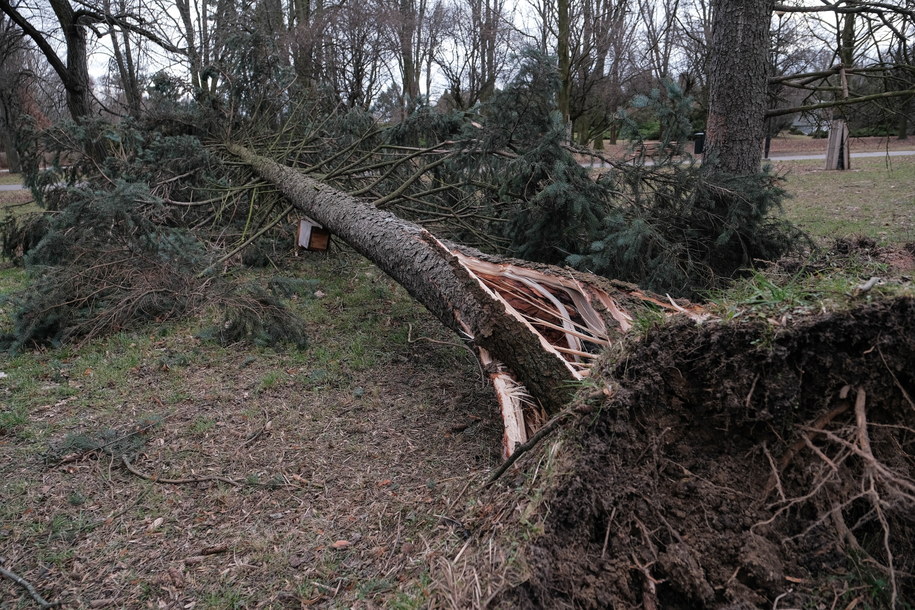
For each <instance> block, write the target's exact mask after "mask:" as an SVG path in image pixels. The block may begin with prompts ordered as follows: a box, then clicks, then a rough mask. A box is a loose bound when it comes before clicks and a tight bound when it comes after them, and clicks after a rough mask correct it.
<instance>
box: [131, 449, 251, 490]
mask: <svg viewBox="0 0 915 610" xmlns="http://www.w3.org/2000/svg"><path fill="white" fill-rule="evenodd" d="M121 461H122V462H123V463H124V467H125V468H127V470H129V471H130V472H132V473H133V474H135V475H137V476H138V477H140V478H141V479H146V480H147V481H152V482H153V483H167V484H169V485H187V484H189V483H209V482H210V481H219V482H221V483H226V484H228V485H232V486H233V487H238V486H239V485H241V483H240V482H239V481H236V480H234V479H229V478H227V477H220V476H215V475H214V476H208V477H194V478H187V479H163V478H161V477H157V476H155V475H151V474H146V473H145V472H143V471H142V470H139V469H138V468H137V467H136V466H134V465H133V464H131V463H130V460H129V459H127V456H126V455H122V456H121Z"/></svg>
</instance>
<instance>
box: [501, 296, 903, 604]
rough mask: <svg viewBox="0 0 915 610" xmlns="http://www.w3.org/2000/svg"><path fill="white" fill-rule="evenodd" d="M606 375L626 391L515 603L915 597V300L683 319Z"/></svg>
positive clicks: (572, 465)
mask: <svg viewBox="0 0 915 610" xmlns="http://www.w3.org/2000/svg"><path fill="white" fill-rule="evenodd" d="M604 369H605V370H604V371H603V374H604V375H605V376H609V377H611V378H613V379H614V380H615V384H614V385H615V386H616V387H621V388H624V389H623V390H622V391H620V392H619V393H618V394H617V395H616V396H615V397H614V398H613V399H612V400H610V401H608V402H607V403H606V404H605V405H604V407H603V409H602V410H601V411H600V412H599V415H598V416H597V417H596V418H590V419H586V420H584V421H583V424H582V430H581V438H580V440H581V442H580V446H579V447H578V448H577V449H575V450H572V451H570V452H569V454H567V457H566V460H567V462H566V463H565V464H563V466H562V467H561V468H559V469H558V471H560V472H563V473H564V474H562V475H561V476H559V477H557V480H556V483H555V484H554V486H553V487H552V489H551V490H550V491H549V495H548V499H547V501H546V506H547V508H548V511H547V512H548V517H547V519H546V524H545V525H546V527H545V532H544V534H543V536H541V537H540V538H539V539H537V540H535V541H534V542H533V544H532V545H531V547H530V548H529V549H528V552H527V554H526V555H527V563H528V567H529V569H530V575H531V576H530V578H529V579H528V581H527V582H525V583H524V584H522V585H520V586H519V587H516V588H514V589H513V590H512V591H510V592H509V593H508V594H507V595H508V598H510V599H506V600H505V601H506V602H508V601H510V602H511V603H513V604H520V605H523V606H528V607H533V606H536V607H552V608H555V607H576V608H605V607H616V608H626V607H645V608H706V607H708V608H711V607H733V608H739V607H767V608H771V607H773V604H774V603H775V602H776V600H778V607H802V606H803V607H816V605H815V604H813V605H809V604H811V603H812V602H814V601H820V600H822V601H825V602H826V604H827V605H826V606H825V607H830V606H829V604H832V607H839V608H844V607H847V606H849V604H852V602H853V601H854V600H856V599H858V602H856V603H860V604H864V605H866V606H868V607H893V606H896V605H898V604H901V603H903V602H905V600H912V599H915V577H913V574H915V548H913V541H915V519H913V515H915V457H913V456H915V402H913V396H915V300H912V299H897V300H895V301H888V302H883V303H877V304H873V305H868V306H863V307H860V308H858V309H854V310H851V311H846V312H841V313H835V314H830V315H825V316H820V317H817V318H814V319H810V320H808V321H806V322H803V323H800V324H797V325H795V326H793V327H791V328H773V327H772V326H771V325H770V324H768V323H764V322H759V323H740V324H737V323H731V324H714V325H704V326H697V325H695V324H693V323H690V322H686V321H684V322H682V323H678V324H674V325H672V326H667V327H664V328H662V329H660V330H658V331H656V332H654V333H653V334H652V335H651V336H649V337H647V338H644V339H643V340H641V342H640V343H638V344H636V345H633V346H631V349H630V350H629V351H628V353H627V355H626V356H625V357H624V358H623V359H621V360H620V361H617V362H612V363H607V364H606V365H605V367H604ZM805 604H808V605H805ZM853 605H854V604H853Z"/></svg>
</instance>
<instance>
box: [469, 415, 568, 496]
mask: <svg viewBox="0 0 915 610" xmlns="http://www.w3.org/2000/svg"><path fill="white" fill-rule="evenodd" d="M573 412H574V409H573V408H568V409H566V410H565V411H562V412H560V413H558V414H557V415H556V417H554V418H553V419H551V420H550V421H548V422H547V423H545V424H544V425H543V427H542V428H540V429H539V430H537V433H536V434H534V436H532V437H531V438H530V439H529V440H528V441H527V442H526V443H524V444H523V445H518V446H516V447H515V450H514V451H513V452H512V454H511V455H510V456H508V459H506V460H505V461H504V462H502V465H501V466H499V467H498V468H496V469H495V470H494V471H493V473H492V474H491V475H489V478H488V479H486V483H484V484H483V488H484V489H485V488H486V487H489V486H490V485H492V484H493V483H495V482H496V479H498V478H499V477H501V476H502V475H503V474H505V471H506V470H508V469H509V468H511V466H512V464H514V463H515V462H517V461H518V458H520V457H521V456H522V455H524V454H525V453H527V452H528V451H530V450H531V449H533V448H534V447H536V446H537V443H539V442H540V441H541V440H543V438H544V437H546V436H547V435H548V434H549V433H550V432H552V431H553V430H555V429H556V428H558V427H559V424H560V423H562V420H564V419H565V418H566V417H568V416H569V415H571V414H572V413H573Z"/></svg>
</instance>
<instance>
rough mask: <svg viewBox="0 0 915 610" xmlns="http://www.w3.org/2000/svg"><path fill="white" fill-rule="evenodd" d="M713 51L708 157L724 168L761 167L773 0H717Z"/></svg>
mask: <svg viewBox="0 0 915 610" xmlns="http://www.w3.org/2000/svg"><path fill="white" fill-rule="evenodd" d="M715 4H716V6H715V9H714V15H715V16H714V21H713V26H712V42H711V48H710V51H709V58H710V59H709V111H708V122H707V124H706V155H705V160H706V163H711V164H713V165H714V166H716V168H717V169H718V170H720V171H722V172H725V173H729V174H738V175H747V174H755V173H756V172H758V171H759V168H760V164H761V163H762V140H763V137H764V135H765V122H764V117H765V114H766V101H767V100H766V92H767V91H766V71H767V64H768V57H767V53H768V49H769V45H768V35H769V21H770V18H771V15H772V7H773V6H774V2H773V1H772V0H717V1H716V3H715Z"/></svg>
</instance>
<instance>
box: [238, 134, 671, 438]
mask: <svg viewBox="0 0 915 610" xmlns="http://www.w3.org/2000/svg"><path fill="white" fill-rule="evenodd" d="M227 150H228V151H229V152H230V153H231V154H233V155H235V156H236V157H238V158H239V159H240V160H241V161H242V162H244V163H245V164H247V165H249V166H250V167H251V168H252V169H253V170H254V172H255V173H256V174H258V175H259V176H260V177H261V178H263V179H264V180H266V181H268V182H271V183H273V184H275V185H276V187H277V188H279V189H280V191H281V192H282V193H283V194H284V195H285V196H286V197H287V199H288V200H289V202H290V203H291V204H292V205H293V206H295V207H296V208H297V209H299V210H300V211H302V212H303V213H304V214H306V215H307V216H309V217H311V218H313V219H314V220H315V221H317V222H318V223H320V224H321V225H323V226H324V227H325V228H326V229H328V230H329V231H330V232H331V233H333V234H335V235H337V236H339V237H340V238H342V239H343V240H345V241H346V242H347V243H348V244H350V245H351V246H352V247H353V248H354V249H355V250H356V251H358V252H359V253H360V254H362V255H363V256H365V257H366V258H368V259H369V260H371V261H372V262H373V263H375V264H376V265H378V267H379V268H381V269H382V270H383V271H384V272H385V273H387V274H388V275H389V276H391V277H392V278H393V279H394V280H395V281H397V282H398V283H399V284H400V285H402V286H403V287H404V288H406V290H407V291H408V292H409V293H410V294H411V295H412V296H413V297H414V298H415V299H416V300H417V301H419V302H420V303H422V304H423V305H424V306H425V307H426V308H427V309H428V310H429V311H430V312H432V313H433V314H434V315H435V316H436V317H437V318H438V319H439V320H440V321H441V322H442V323H443V324H444V325H445V326H447V327H448V328H450V329H452V330H453V331H455V332H456V333H457V334H458V335H460V336H461V338H462V339H463V340H465V341H467V342H469V343H471V344H472V345H473V346H474V347H475V348H476V349H477V353H478V355H479V357H480V360H481V362H482V363H483V365H484V368H485V369H486V370H487V372H488V373H489V374H490V378H491V380H492V382H493V385H494V387H495V388H496V391H497V395H498V396H499V402H500V406H501V408H502V413H503V420H504V421H505V426H506V435H505V445H506V453H511V451H512V449H513V448H514V447H515V446H516V445H517V444H519V443H523V442H525V441H526V440H527V435H528V434H530V433H531V432H532V431H533V430H535V429H536V428H538V427H539V425H541V424H542V423H543V422H544V421H545V420H546V419H548V418H549V417H550V416H552V415H554V414H556V413H558V412H559V410H560V409H561V408H562V406H563V405H564V404H565V403H566V402H567V401H568V400H569V398H570V397H571V395H572V394H573V392H574V390H575V386H574V383H573V382H575V381H577V380H580V379H583V378H584V377H586V376H587V374H588V369H589V367H590V364H591V362H592V360H593V359H594V358H596V355H597V353H598V352H599V351H600V350H601V349H603V347H605V346H607V345H609V344H610V343H611V341H612V339H613V338H614V337H616V336H618V335H619V334H621V333H624V332H626V331H628V330H629V328H630V327H631V323H632V316H631V315H630V313H629V312H628V311H627V309H630V308H631V307H632V305H633V304H634V303H645V302H651V303H654V304H655V306H657V307H661V308H665V309H667V310H669V311H672V312H675V311H681V312H685V311H686V310H685V309H683V308H682V307H681V306H678V305H676V304H674V303H673V302H672V301H671V302H670V303H667V302H664V301H663V300H662V299H660V298H658V297H655V296H653V295H650V294H646V293H643V292H642V291H639V290H638V289H637V288H635V287H634V286H628V287H627V288H626V289H623V288H621V287H620V286H614V285H613V284H611V283H610V282H607V281H606V280H604V279H602V278H599V277H596V276H589V275H587V274H580V273H575V272H572V271H571V270H568V269H562V268H558V267H549V266H543V265H535V264H531V265H525V264H520V262H519V261H504V260H501V259H495V258H492V257H487V256H484V255H482V254H480V253H478V252H472V251H470V250H467V249H464V248H460V247H458V246H451V245H446V244H444V243H443V242H441V241H439V240H438V239H437V238H436V237H435V236H434V235H432V234H431V233H430V232H429V231H427V230H426V229H424V228H422V227H420V226H418V225H416V224H413V223H411V222H408V221H405V220H403V219H401V218H399V217H397V216H395V215H393V214H391V213H389V212H385V211H383V210H379V209H377V208H376V207H374V206H372V205H371V204H369V203H366V202H364V201H362V200H360V199H357V198H356V197H353V196H351V195H349V194H347V193H344V192H341V191H339V190H336V189H334V188H332V187H330V186H328V185H326V184H323V183H321V182H319V181H317V180H315V179H313V178H310V177H309V176H307V175H304V174H302V173H301V172H299V171H297V170H295V169H293V168H289V167H286V166H283V165H280V164H278V163H276V162H275V161H273V160H271V159H269V158H267V157H263V156H260V155H257V154H256V153H254V152H252V151H250V150H249V149H247V148H244V147H242V146H238V145H234V144H230V145H228V146H227ZM503 365H504V366H503ZM516 380H517V382H516ZM519 383H520V384H523V387H519V385H518V384H519Z"/></svg>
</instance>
